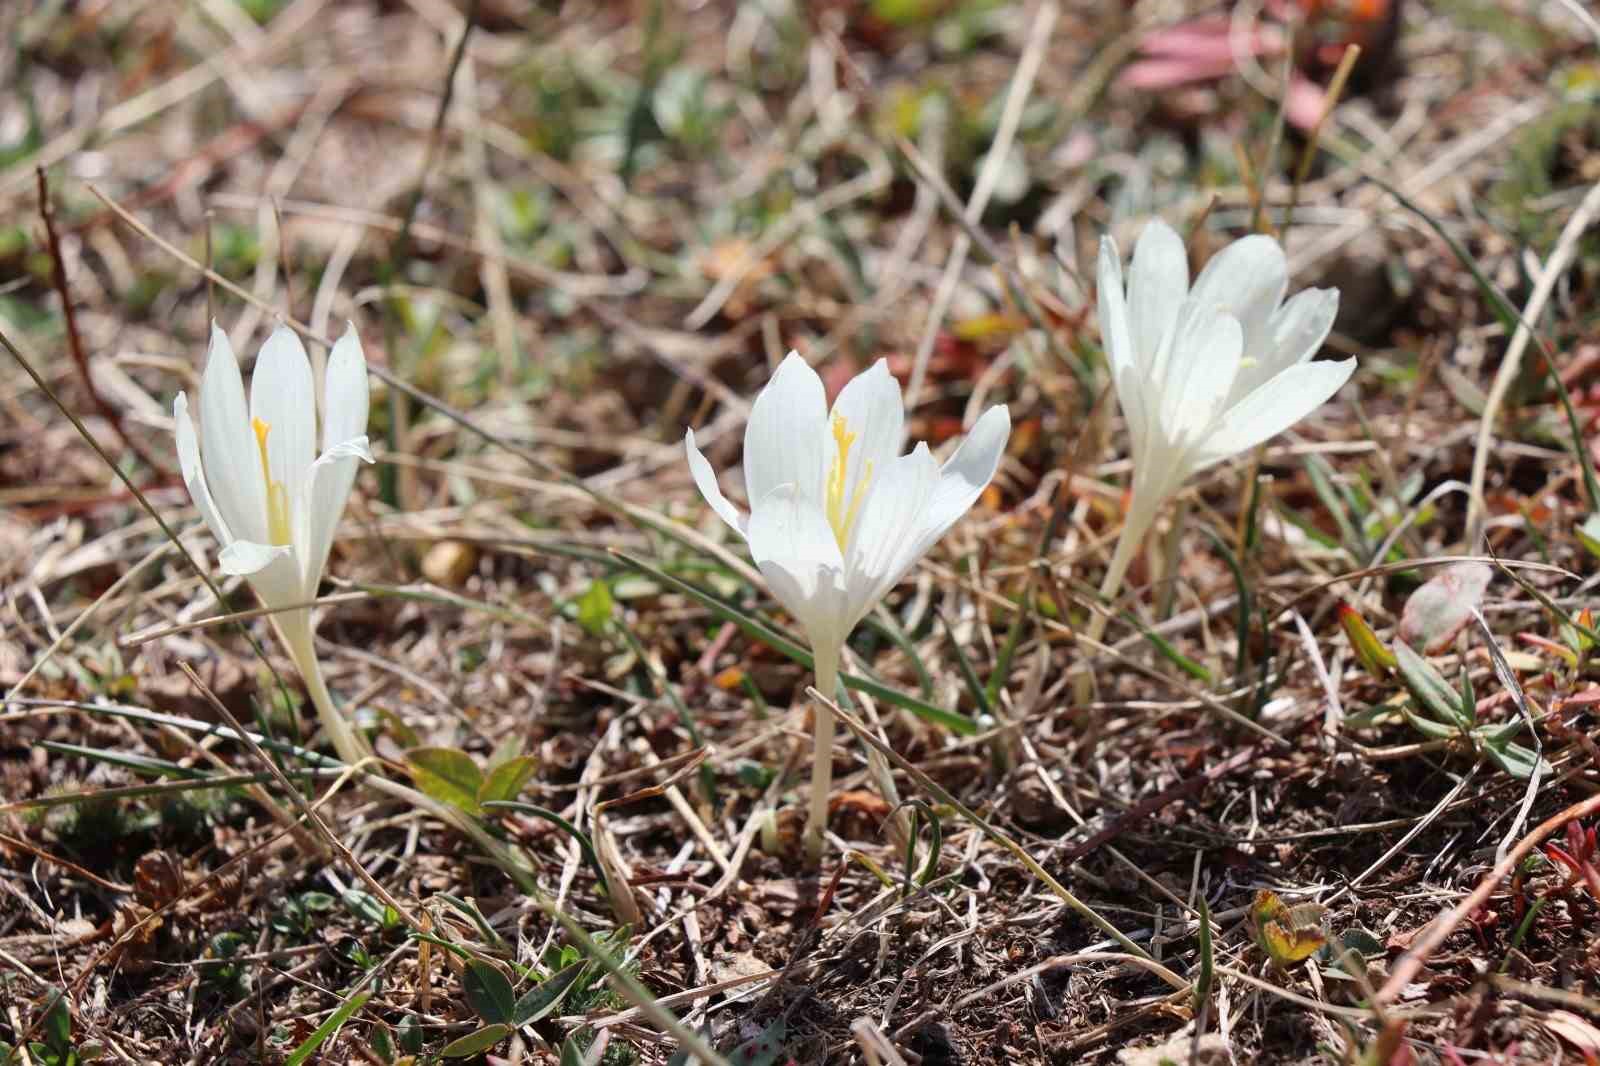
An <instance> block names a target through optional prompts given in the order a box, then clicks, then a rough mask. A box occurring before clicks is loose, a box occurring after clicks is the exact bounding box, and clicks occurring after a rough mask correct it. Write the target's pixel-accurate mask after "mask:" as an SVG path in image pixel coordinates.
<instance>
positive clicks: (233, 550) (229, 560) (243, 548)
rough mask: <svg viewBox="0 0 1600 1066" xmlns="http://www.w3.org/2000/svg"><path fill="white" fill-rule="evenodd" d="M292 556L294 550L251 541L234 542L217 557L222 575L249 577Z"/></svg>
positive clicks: (286, 546) (279, 545) (284, 546)
mask: <svg viewBox="0 0 1600 1066" xmlns="http://www.w3.org/2000/svg"><path fill="white" fill-rule="evenodd" d="M293 554H294V549H292V548H290V547H289V546H288V545H283V544H257V543H256V542H255V541H253V540H236V541H234V542H233V543H232V544H229V545H228V546H227V547H226V548H223V549H222V552H221V553H220V554H219V555H218V556H217V563H218V565H220V566H221V567H222V572H223V573H224V574H231V575H235V576H238V577H250V576H252V575H255V574H259V573H260V572H261V571H263V570H265V569H266V568H267V567H269V566H271V565H272V564H273V562H274V561H276V560H278V559H283V558H286V557H288V556H291V555H293Z"/></svg>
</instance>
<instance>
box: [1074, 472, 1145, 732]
mask: <svg viewBox="0 0 1600 1066" xmlns="http://www.w3.org/2000/svg"><path fill="white" fill-rule="evenodd" d="M1156 509H1157V508H1156V507H1146V506H1141V504H1140V502H1139V499H1138V497H1137V496H1135V497H1134V502H1133V507H1132V508H1131V510H1130V511H1129V512H1128V519H1127V521H1126V522H1124V523H1123V524H1122V533H1121V534H1120V535H1119V536H1118V537H1117V547H1116V550H1115V551H1113V552H1112V553H1111V565H1110V566H1108V567H1106V576H1105V579H1104V580H1102V581H1101V582H1100V599H1101V600H1103V601H1106V602H1105V603H1103V604H1102V606H1103V607H1106V608H1107V610H1100V611H1095V612H1094V613H1093V614H1091V615H1090V616H1089V625H1088V627H1087V628H1086V629H1085V630H1084V636H1086V637H1088V638H1089V640H1091V641H1094V642H1096V643H1098V642H1099V640H1100V638H1101V637H1103V636H1105V632H1106V625H1107V624H1108V623H1110V621H1111V614H1110V611H1109V606H1110V601H1112V600H1115V599H1116V596H1117V593H1118V592H1120V591H1121V590H1122V579H1123V578H1124V577H1126V576H1127V575H1128V567H1129V565H1130V564H1132V562H1133V556H1134V553H1135V552H1137V551H1138V550H1139V545H1140V543H1142V542H1143V540H1144V535H1145V534H1146V533H1148V532H1149V531H1150V526H1151V524H1152V523H1154V522H1155V518H1156ZM1083 650H1084V652H1085V654H1089V653H1090V652H1091V649H1089V648H1085V649H1083ZM1093 682H1094V675H1093V674H1092V673H1091V672H1090V671H1088V670H1085V671H1084V672H1083V673H1082V674H1079V675H1078V683H1077V686H1076V687H1075V689H1074V695H1075V696H1076V698H1077V702H1079V703H1085V702H1087V701H1088V699H1089V694H1090V686H1091V685H1092V684H1093Z"/></svg>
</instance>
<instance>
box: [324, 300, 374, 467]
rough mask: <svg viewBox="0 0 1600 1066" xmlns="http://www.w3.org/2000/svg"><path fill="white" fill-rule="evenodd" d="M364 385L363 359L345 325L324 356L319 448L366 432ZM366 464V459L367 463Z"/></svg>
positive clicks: (368, 397) (352, 332)
mask: <svg viewBox="0 0 1600 1066" xmlns="http://www.w3.org/2000/svg"><path fill="white" fill-rule="evenodd" d="M371 399H372V397H371V389H370V387H369V386H368V384H367V357H366V353H365V352H363V351H362V349H361V337H360V336H359V335H358V334H357V333H356V327H355V324H354V323H347V324H346V325H345V329H344V336H342V337H340V338H339V340H338V342H337V343H336V344H334V346H333V351H332V352H331V353H329V355H328V370H327V378H326V380H325V382H324V384H323V393H322V449H323V451H327V450H328V449H329V448H332V447H333V446H334V445H335V444H337V443H339V442H341V441H346V440H351V439H353V438H355V437H360V436H363V435H365V434H366V432H367V408H368V405H369V404H370V403H371ZM369 461H370V460H369Z"/></svg>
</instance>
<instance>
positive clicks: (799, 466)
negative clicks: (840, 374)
mask: <svg viewBox="0 0 1600 1066" xmlns="http://www.w3.org/2000/svg"><path fill="white" fill-rule="evenodd" d="M829 440H830V438H829V436H828V403H827V396H826V394H825V393H824V392H823V389H822V379H821V378H819V377H817V372H816V371H815V370H812V369H811V367H810V366H809V365H807V363H806V361H805V360H804V359H802V358H800V355H799V353H798V352H790V353H789V357H788V358H787V359H785V360H784V361H783V362H782V363H781V364H780V365H779V366H778V369H777V372H776V373H774V374H773V375H772V380H771V381H769V382H767V386H766V388H764V389H762V390H761V394H760V395H758V396H757V397H756V402H755V403H754V404H753V405H752V406H751V408H750V421H749V422H748V423H747V424H746V426H745V430H744V486H745V497H746V498H747V499H749V501H750V506H751V508H752V509H753V508H755V506H756V504H757V502H758V501H760V500H765V499H766V498H767V497H768V496H769V495H770V494H771V493H772V491H773V490H774V489H776V488H777V487H778V486H780V485H793V486H794V487H795V491H796V492H798V493H800V494H801V495H802V496H804V497H805V498H806V499H808V500H812V501H815V502H817V503H820V502H821V500H822V478H823V474H824V472H825V470H826V465H827V461H828V458H829V455H830V452H829V450H828V449H829V448H830V447H831V445H830V444H829Z"/></svg>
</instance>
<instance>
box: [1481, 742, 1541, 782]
mask: <svg viewBox="0 0 1600 1066" xmlns="http://www.w3.org/2000/svg"><path fill="white" fill-rule="evenodd" d="M1483 753H1484V754H1485V755H1487V756H1488V757H1489V758H1490V760H1492V761H1493V762H1494V763H1495V765H1497V766H1499V767H1500V769H1502V770H1504V771H1505V772H1506V773H1508V774H1510V775H1511V776H1512V777H1515V778H1518V779H1520V780H1523V781H1526V780H1527V779H1528V778H1530V777H1532V776H1533V772H1534V770H1538V771H1539V775H1540V776H1541V777H1543V776H1544V775H1546V774H1548V773H1550V772H1551V767H1550V764H1549V763H1548V762H1546V761H1545V760H1544V759H1542V758H1540V757H1539V756H1538V755H1536V754H1535V753H1534V752H1533V751H1532V750H1530V749H1528V748H1525V747H1523V746H1522V745H1521V744H1510V743H1507V744H1485V745H1484V746H1483Z"/></svg>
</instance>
